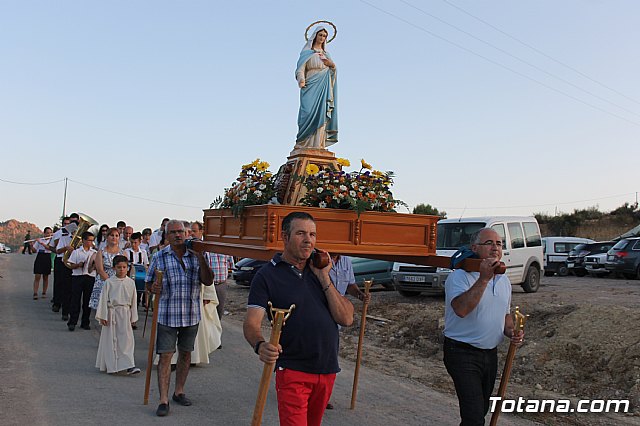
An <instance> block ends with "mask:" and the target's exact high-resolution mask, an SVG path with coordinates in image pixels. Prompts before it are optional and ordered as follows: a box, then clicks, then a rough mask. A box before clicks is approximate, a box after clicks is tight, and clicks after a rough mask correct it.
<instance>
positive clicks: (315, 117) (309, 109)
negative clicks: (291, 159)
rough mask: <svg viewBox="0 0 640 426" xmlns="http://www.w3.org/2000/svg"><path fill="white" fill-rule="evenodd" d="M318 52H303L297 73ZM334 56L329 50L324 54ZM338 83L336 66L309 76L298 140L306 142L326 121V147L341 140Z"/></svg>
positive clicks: (300, 112) (301, 104) (302, 96)
mask: <svg viewBox="0 0 640 426" xmlns="http://www.w3.org/2000/svg"><path fill="white" fill-rule="evenodd" d="M314 54H316V52H315V51H314V50H312V49H305V50H303V51H302V52H300V58H299V59H298V64H297V66H296V74H297V73H298V72H300V71H301V70H303V69H304V67H305V65H306V63H307V61H308V60H309V59H310V58H311V57H312V56H313V55H314ZM324 54H325V56H326V57H327V58H329V59H330V58H331V57H330V56H329V54H328V53H326V52H325V53H324ZM337 95H338V86H337V81H336V72H335V69H333V70H332V69H331V68H328V67H327V68H326V69H323V70H322V71H320V72H318V73H316V74H314V75H312V76H311V77H309V78H306V79H305V87H303V88H302V89H300V110H299V111H298V135H297V136H296V143H298V142H302V141H304V140H305V139H307V138H308V137H309V136H311V135H313V134H314V133H316V132H317V131H318V129H319V128H320V127H322V125H324V124H325V123H326V132H327V139H326V141H325V147H326V146H329V145H332V144H334V143H336V142H338V106H337Z"/></svg>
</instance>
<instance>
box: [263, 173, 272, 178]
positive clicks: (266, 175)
mask: <svg viewBox="0 0 640 426" xmlns="http://www.w3.org/2000/svg"><path fill="white" fill-rule="evenodd" d="M271 176H273V174H272V173H265V174H264V177H266V178H267V179H269V178H270V177H271Z"/></svg>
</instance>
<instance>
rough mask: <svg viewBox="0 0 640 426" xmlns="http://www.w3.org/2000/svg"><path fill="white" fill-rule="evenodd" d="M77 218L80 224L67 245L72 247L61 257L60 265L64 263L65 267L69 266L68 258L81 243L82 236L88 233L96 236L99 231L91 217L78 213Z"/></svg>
mask: <svg viewBox="0 0 640 426" xmlns="http://www.w3.org/2000/svg"><path fill="white" fill-rule="evenodd" d="M78 216H80V222H79V223H78V228H77V229H76V232H74V233H73V237H72V238H71V242H70V243H69V245H70V246H71V247H72V250H67V251H66V252H65V253H64V256H63V257H62V263H64V264H65V265H66V266H69V263H68V261H69V256H71V252H72V251H73V250H75V249H77V248H78V247H79V246H80V244H81V243H82V234H84V233H85V232H87V231H89V232H91V233H92V234H93V235H98V230H99V229H100V228H99V227H98V222H96V220H95V219H93V218H92V217H91V216H89V215H86V214H84V213H78Z"/></svg>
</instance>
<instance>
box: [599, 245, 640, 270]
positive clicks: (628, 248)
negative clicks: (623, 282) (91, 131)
mask: <svg viewBox="0 0 640 426" xmlns="http://www.w3.org/2000/svg"><path fill="white" fill-rule="evenodd" d="M605 267H606V268H607V270H609V271H611V272H614V273H616V274H622V275H623V276H624V277H625V278H627V279H633V278H638V279H640V237H635V238H623V239H621V240H620V241H618V242H617V243H616V245H615V246H613V247H612V248H611V250H609V251H608V252H607V262H606V264H605Z"/></svg>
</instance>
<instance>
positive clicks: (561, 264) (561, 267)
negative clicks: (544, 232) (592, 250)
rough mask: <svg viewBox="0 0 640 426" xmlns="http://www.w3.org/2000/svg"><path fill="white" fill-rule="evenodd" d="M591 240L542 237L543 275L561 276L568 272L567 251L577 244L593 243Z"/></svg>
mask: <svg viewBox="0 0 640 426" xmlns="http://www.w3.org/2000/svg"><path fill="white" fill-rule="evenodd" d="M593 242H594V241H593V240H590V239H588V238H580V237H544V238H543V239H542V252H543V254H544V276H545V277H550V276H552V275H553V274H558V275H559V276H561V277H564V276H567V275H568V274H569V269H568V268H567V257H569V252H570V251H571V250H573V249H574V248H575V247H576V246H577V245H579V244H586V243H593Z"/></svg>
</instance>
